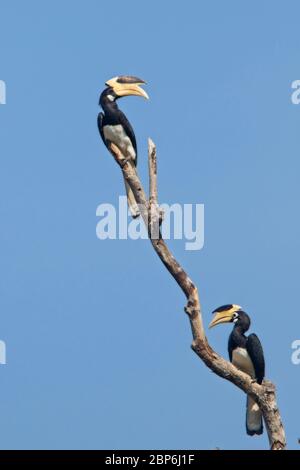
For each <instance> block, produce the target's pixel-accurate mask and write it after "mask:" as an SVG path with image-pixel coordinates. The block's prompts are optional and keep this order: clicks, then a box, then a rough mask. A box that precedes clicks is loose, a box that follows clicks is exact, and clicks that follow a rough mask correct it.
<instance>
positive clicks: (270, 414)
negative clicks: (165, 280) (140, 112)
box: [111, 139, 286, 450]
mask: <svg viewBox="0 0 300 470" xmlns="http://www.w3.org/2000/svg"><path fill="white" fill-rule="evenodd" d="M111 150H112V153H113V155H114V157H115V160H116V162H117V163H118V165H119V166H120V167H121V169H122V172H123V175H124V177H125V178H126V180H127V181H128V183H129V185H130V187H131V189H132V191H133V193H134V196H135V199H136V201H137V203H138V205H139V207H140V210H141V215H142V218H143V220H144V222H145V224H146V227H147V228H148V233H149V239H150V241H151V243H152V246H153V248H154V250H155V252H156V253H157V255H158V256H159V258H160V259H161V261H162V263H163V264H164V265H165V267H166V268H167V270H168V271H169V273H170V274H171V276H173V278H174V279H175V281H176V282H177V284H178V285H179V287H180V288H181V289H182V291H183V293H184V295H185V296H186V299H187V304H186V306H185V312H186V313H187V315H188V318H189V321H190V325H191V330H192V335H193V342H192V346H191V347H192V349H193V351H194V352H195V353H196V354H197V355H198V357H199V358H200V359H201V360H202V361H203V362H204V363H205V364H206V366H207V367H209V369H210V370H212V371H213V372H214V373H215V374H217V375H218V376H219V377H222V378H223V379H226V380H228V381H230V382H232V383H233V384H234V385H236V386H237V387H238V388H240V389H241V390H243V392H245V393H246V394H250V395H251V396H252V397H253V398H254V399H255V400H256V401H257V403H258V404H259V406H260V408H261V411H262V414H263V417H264V421H265V425H266V429H267V433H268V437H269V442H270V448H271V450H282V449H285V448H286V438H285V431H284V427H283V424H282V420H281V416H280V412H279V409H278V406H277V401H276V392H275V386H274V384H272V383H271V382H269V381H266V380H265V381H264V382H263V384H262V385H259V384H257V383H256V382H253V380H252V379H251V377H250V376H249V375H247V374H245V373H243V372H241V371H240V370H239V369H237V368H236V367H235V366H234V365H233V364H231V363H230V362H228V361H226V360H225V359H223V358H222V357H221V356H220V355H219V354H217V353H216V352H215V351H214V350H213V349H212V348H211V346H210V345H209V344H208V341H207V338H206V336H205V331H204V327H203V321H202V314H201V306H200V300H199V294H198V289H197V287H196V285H195V284H194V283H193V281H192V280H191V279H190V277H189V276H188V274H187V273H186V272H185V271H184V269H183V268H182V267H181V265H180V264H179V263H178V261H177V260H176V259H175V258H174V256H173V255H172V253H171V252H170V250H169V248H168V246H167V245H166V243H165V241H164V240H163V238H162V237H161V233H160V223H161V214H160V210H159V205H158V192H157V160H156V147H155V145H154V143H153V142H152V141H151V140H150V139H149V142H148V150H149V151H148V157H149V181H150V197H149V201H148V199H147V196H146V193H145V190H144V188H143V186H142V184H141V181H140V178H139V176H138V174H137V171H136V168H135V167H134V166H133V165H132V164H130V162H128V161H126V160H125V159H124V157H123V155H122V154H121V152H120V151H119V149H118V148H117V147H116V146H115V145H114V144H111Z"/></svg>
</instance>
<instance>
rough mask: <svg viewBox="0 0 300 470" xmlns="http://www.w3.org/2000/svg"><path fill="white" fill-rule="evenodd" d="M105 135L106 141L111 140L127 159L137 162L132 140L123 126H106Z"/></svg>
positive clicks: (104, 128)
mask: <svg viewBox="0 0 300 470" xmlns="http://www.w3.org/2000/svg"><path fill="white" fill-rule="evenodd" d="M103 134H104V137H105V139H106V140H109V141H110V142H112V143H113V144H115V145H116V146H117V147H118V148H119V149H120V150H121V152H122V154H123V155H124V157H125V158H131V159H132V160H135V157H136V154H135V150H134V148H133V146H132V143H131V140H130V139H129V137H128V136H127V135H126V134H125V131H124V129H123V126H121V125H120V124H118V125H116V126H104V127H103Z"/></svg>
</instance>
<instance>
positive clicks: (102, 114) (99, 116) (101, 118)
mask: <svg viewBox="0 0 300 470" xmlns="http://www.w3.org/2000/svg"><path fill="white" fill-rule="evenodd" d="M103 119H104V113H99V114H98V119H97V124H98V129H99V134H100V135H101V137H102V140H103V142H104V144H105V145H106V147H107V142H106V140H105V137H104V134H103Z"/></svg>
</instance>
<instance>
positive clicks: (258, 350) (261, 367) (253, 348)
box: [246, 333, 265, 384]
mask: <svg viewBox="0 0 300 470" xmlns="http://www.w3.org/2000/svg"><path fill="white" fill-rule="evenodd" d="M246 349H247V352H248V354H249V356H250V358H251V361H252V362H253V366H254V370H255V375H256V380H257V382H258V383H259V384H261V383H262V381H263V378H264V376H265V358H264V352H263V348H262V345H261V342H260V341H259V339H258V337H257V336H256V335H255V334H254V333H252V335H249V336H248V339H247V343H246Z"/></svg>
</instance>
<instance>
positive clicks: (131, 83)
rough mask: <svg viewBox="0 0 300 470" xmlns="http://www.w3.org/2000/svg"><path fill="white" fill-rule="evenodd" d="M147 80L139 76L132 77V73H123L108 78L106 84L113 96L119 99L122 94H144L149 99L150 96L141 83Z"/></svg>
mask: <svg viewBox="0 0 300 470" xmlns="http://www.w3.org/2000/svg"><path fill="white" fill-rule="evenodd" d="M145 83H146V82H145V81H144V80H141V79H140V78H137V77H132V76H130V75H122V76H119V77H114V78H111V79H110V80H108V81H107V82H106V83H105V85H106V86H107V87H108V90H111V91H112V96H113V97H114V98H115V99H117V98H120V97H122V96H130V95H135V96H142V97H144V98H146V99H147V100H148V99H149V96H148V95H147V93H146V92H145V90H143V88H141V87H140V86H139V85H144V84H145Z"/></svg>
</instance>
